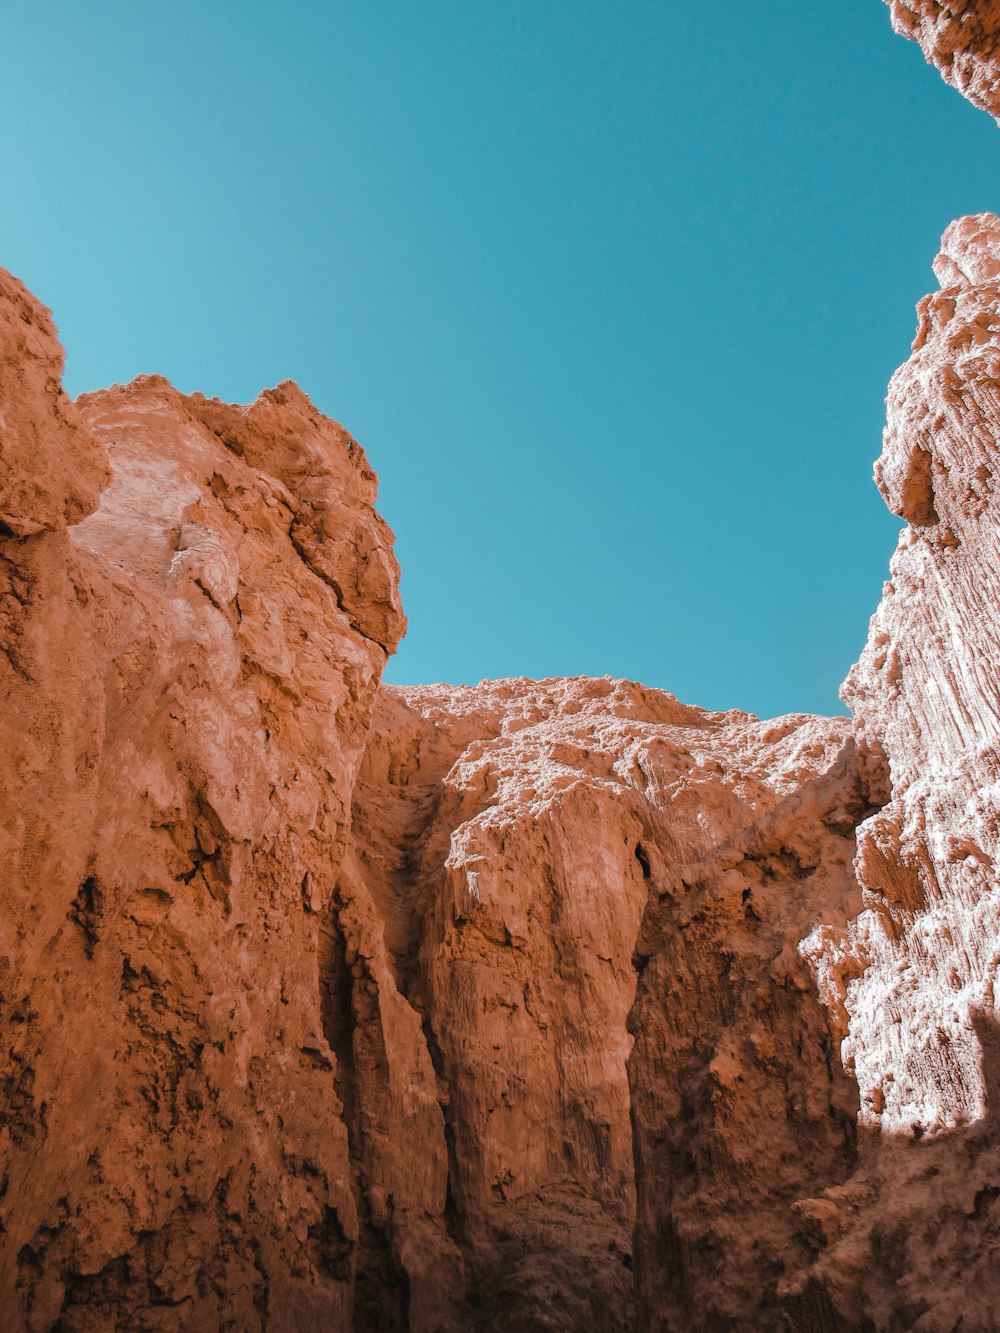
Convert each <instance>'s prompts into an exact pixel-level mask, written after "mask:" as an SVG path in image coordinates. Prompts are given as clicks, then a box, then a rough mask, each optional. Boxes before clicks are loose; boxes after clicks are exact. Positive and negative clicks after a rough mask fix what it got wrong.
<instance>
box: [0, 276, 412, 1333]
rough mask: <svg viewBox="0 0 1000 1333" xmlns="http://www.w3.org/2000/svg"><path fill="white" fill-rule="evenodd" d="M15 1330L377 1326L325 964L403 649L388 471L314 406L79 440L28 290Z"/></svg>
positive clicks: (7, 326)
mask: <svg viewBox="0 0 1000 1333" xmlns="http://www.w3.org/2000/svg"><path fill="white" fill-rule="evenodd" d="M0 338H2V347H0V376H2V378H0V412H2V415H3V421H4V425H3V437H2V458H3V467H2V487H0V489H2V505H3V533H4V536H3V539H2V540H0V581H2V582H0V608H2V610H0V646H2V649H3V651H2V653H0V690H2V697H3V708H2V712H0V731H2V735H3V748H4V759H5V762H4V765H3V769H2V776H0V807H2V810H3V824H2V834H0V848H2V864H3V894H2V898H0V978H2V981H0V1002H2V1007H3V1017H2V1023H3V1033H4V1043H3V1049H2V1053H0V1080H2V1082H0V1088H2V1101H0V1164H2V1177H0V1309H2V1310H3V1311H4V1315H3V1323H4V1326H5V1327H6V1328H10V1329H15V1328H28V1329H48V1328H52V1327H55V1326H58V1327H60V1328H64V1329H96V1328H101V1329H104V1328H108V1329H110V1328H125V1327H127V1328H130V1329H160V1328H162V1329H168V1328H169V1329H176V1328H178V1327H187V1328H199V1329H201V1328H205V1329H207V1328H233V1329H236V1328H239V1329H241V1330H244V1329H251V1328H254V1327H262V1326H263V1325H264V1323H265V1322H266V1321H267V1319H268V1317H269V1315H268V1312H271V1317H272V1318H273V1314H274V1312H276V1311H280V1312H281V1319H282V1320H283V1321H284V1326H285V1327H289V1328H303V1329H304V1328H307V1327H317V1326H319V1325H320V1324H323V1325H324V1326H334V1327H336V1326H344V1327H346V1326H347V1325H348V1324H349V1322H350V1310H351V1305H352V1295H353V1257H352V1256H353V1250H354V1243H355V1240H356V1237H357V1227H358V1219H357V1215H356V1210H355V1205H354V1199H353V1195H352V1193H351V1176H350V1165H349V1155H348V1146H347V1135H346V1131H345V1129H344V1125H343V1122H342V1120H341V1118H340V1115H339V1110H338V1106H337V1102H336V1096H335V1094H334V1093H333V1091H332V1079H333V1063H332V1057H331V1054H330V1051H329V1048H328V1047H327V1044H326V1040H325V1038H324V1035H323V1030H322V1022H321V1016H320V1006H319V977H318V973H317V962H316V959H317V941H318V936H319V929H320V923H321V921H322V919H323V913H324V912H325V911H326V909H327V904H328V901H329V899H330V895H331V894H332V892H333V888H334V885H335V882H336V877H337V873H338V866H339V863H340V860H341V857H342V855H343V851H344V848H345V845H346V839H347V832H348V825H349V812H350V803H351V796H352V791H353V786H354V776H355V772H356V770H357V767H358V764H359V763H360V760H361V754H362V748H363V745H364V742H365V737H366V733H367V728H368V720H369V716H370V713H371V709H372V705H373V702H374V699H375V691H376V687H377V685H378V682H379V678H380V674H381V670H382V667H383V665H384V662H385V659H386V655H387V652H388V651H389V650H390V649H391V648H392V647H393V646H394V644H395V642H396V639H397V638H398V636H399V634H400V632H401V630H402V626H403V622H402V617H401V613H400V610H399V602H398V596H397V592H396V568H395V563H394V560H393V558H392V554H391V547H390V540H391V539H390V535H389V534H388V532H387V530H386V529H385V527H384V525H383V524H382V522H381V520H380V519H378V517H377V516H376V515H375V513H374V511H373V509H372V502H373V501H374V497H375V478H374V475H373V473H372V472H371V470H370V469H369V468H368V466H367V463H366V462H365V458H364V454H363V453H362V451H361V449H360V447H359V446H358V445H357V444H356V443H355V442H354V441H353V440H351V438H350V437H349V436H348V435H347V434H346V432H344V431H342V430H341V429H340V428H339V427H337V426H335V425H334V424H333V423H332V422H329V421H327V420H325V419H324V418H323V417H321V416H320V415H319V413H317V412H316V410H315V409H314V408H313V407H312V406H311V404H310V403H309V401H308V399H307V398H306V397H305V395H304V394H302V393H301V392H300V391H299V390H298V389H296V388H295V386H293V385H282V386H280V387H279V388H278V389H275V390H273V391H270V392H267V393H264V394H262V395H261V397H260V398H259V399H258V400H257V402H256V403H254V404H253V405H252V406H251V407H249V408H234V407H228V406H225V405H223V404H220V403H216V402H211V401H206V400H205V399H202V398H199V397H197V396H194V397H185V396H184V395H182V394H180V393H177V392H176V391H175V390H173V389H172V388H171V387H170V386H169V385H168V384H167V383H166V382H165V381H164V380H161V379H156V378H153V379H146V380H140V381H137V382H136V383H135V384H133V385H130V386H128V387H127V388H116V389H112V390H110V391H108V392H107V393H100V394H94V395H92V396H89V397H87V398H86V399H84V400H83V401H82V402H81V403H80V405H79V407H78V408H75V407H74V406H73V404H71V403H70V402H69V401H68V399H67V398H66V397H65V395H64V394H63V392H62V390H61V387H60V383H59V372H60V369H61V352H60V350H59V347H58V344H57V342H56V340H55V334H54V330H53V327H52V324H51V320H50V318H49V315H48V312H47V311H45V310H44V309H43V308H42V307H41V306H40V305H39V304H38V303H37V302H36V301H35V300H34V299H33V298H31V297H30V296H29V295H28V293H27V292H26V291H25V290H24V288H23V287H22V286H21V285H20V284H19V283H17V282H16V281H15V280H14V279H12V278H10V277H9V276H6V275H4V276H3V277H2V279H0Z"/></svg>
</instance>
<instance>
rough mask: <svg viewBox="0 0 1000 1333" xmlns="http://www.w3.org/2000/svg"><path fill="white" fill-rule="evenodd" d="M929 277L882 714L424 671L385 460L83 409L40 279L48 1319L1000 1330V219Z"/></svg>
mask: <svg viewBox="0 0 1000 1333" xmlns="http://www.w3.org/2000/svg"><path fill="white" fill-rule="evenodd" d="M892 8H893V18H894V22H895V23H896V25H897V26H898V27H900V28H901V29H903V30H905V31H907V32H908V33H909V35H912V36H915V37H917V38H918V39H919V40H920V41H921V42H922V44H923V45H924V47H925V50H926V51H927V52H928V54H929V56H930V57H931V58H932V59H934V60H935V61H936V62H937V63H939V64H940V65H941V66H942V68H943V72H944V73H945V74H946V77H949V78H951V79H952V81H953V82H956V83H957V84H958V86H959V87H960V88H962V89H963V91H966V92H967V93H968V94H969V95H970V96H971V97H972V98H973V100H976V101H977V102H979V104H981V105H984V106H986V107H987V109H989V110H991V111H993V112H994V113H996V112H997V110H998V109H1000V108H998V105H997V104H996V94H995V92H994V89H995V87H996V85H997V80H996V78H995V75H994V69H995V61H994V53H995V52H996V51H997V49H998V47H1000V43H998V41H997V32H998V30H1000V18H998V17H996V16H995V10H997V9H1000V7H997V6H993V5H987V4H979V5H972V6H960V7H958V6H950V5H944V4H939V3H921V2H920V0H895V2H894V3H893V6H892ZM935 273H936V274H937V277H938V279H939V281H940V283H941V290H940V291H939V292H937V293H935V294H934V295H933V296H931V297H928V298H925V300H924V301H923V302H922V303H921V305H920V307H919V311H918V314H919V328H918V332H917V338H916V341H915V343H914V351H913V356H912V357H911V359H910V360H909V361H908V362H907V364H906V365H905V366H904V367H903V368H902V369H901V370H900V371H899V372H898V373H897V375H896V376H895V377H894V379H893V382H892V385H891V386H890V393H889V404H888V424H887V429H886V435H885V445H884V450H883V454H882V457H881V459H880V460H879V463H878V465H877V480H878V483H879V485H880V487H881V489H882V492H883V494H884V496H885V498H886V501H887V503H888V504H889V506H890V508H891V509H892V510H893V511H894V512H895V513H897V514H899V516H900V517H901V519H902V520H903V521H904V523H905V526H904V528H903V532H902V535H901V538H900V543H899V548H898V550H897V552H896V555H895V556H894V558H893V562H892V568H891V580H890V582H889V583H887V584H886V588H885V593H884V596H883V600H882V603H881V606H880V607H879V609H878V611H877V612H876V614H875V616H874V617H873V620H872V624H871V631H870V634H869V640H868V644H867V646H866V648H865V651H864V653H863V655H862V658H861V661H860V662H859V663H858V665H857V666H856V667H855V668H854V670H853V671H852V673H851V676H850V679H849V680H848V682H847V685H846V686H845V698H846V699H847V701H848V703H849V704H850V706H851V708H852V711H853V713H854V721H853V722H850V721H848V720H846V719H843V718H833V719H819V718H808V717H801V716H793V717H787V718H781V719H776V720H774V721H770V722H761V721H758V720H757V719H756V718H753V717H750V716H748V715H746V714H742V713H736V712H732V713H727V714H713V713H707V712H705V711H703V710H700V709H697V708H693V707H688V706H685V705H683V704H681V703H679V702H678V701H677V700H676V699H674V698H673V697H672V696H670V695H668V694H665V693H662V692H660V691H655V690H646V689H643V688H642V687H640V686H638V685H633V684H629V683H627V682H622V681H612V680H583V679H577V680H568V681H547V682H533V681H525V680H512V681H498V682H492V683H484V684H483V685H481V686H479V687H477V688H475V689H467V688H450V687H446V686H434V687H421V688H413V689H390V688H387V687H382V688H380V686H379V679H380V674H381V670H382V667H383V665H384V662H385V660H386V656H387V654H388V653H389V652H391V651H392V649H393V648H394V646H395V644H396V642H397V640H398V638H399V635H400V633H401V632H402V629H403V619H402V614H401V611H400V607H399V600H398V592H397V574H398V571H397V568H396V565H395V561H394V559H393V557H392V553H391V544H390V543H391V535H390V534H389V533H388V531H387V530H386V528H385V526H384V524H383V523H382V522H381V520H380V519H379V518H378V516H377V515H376V514H375V512H374V509H373V507H372V506H373V504H374V500H375V478H374V475H373V473H372V472H371V471H370V469H369V468H368V466H367V463H366V461H365V457H364V454H363V453H362V451H361V449H360V447H359V446H358V445H357V444H356V443H355V442H354V441H353V440H352V439H351V438H350V437H349V436H348V435H347V434H346V432H344V431H343V430H341V428H340V427H338V426H336V425H335V424H334V423H332V422H330V421H329V420H327V419H326V418H324V417H322V416H321V415H320V414H319V413H317V412H316V411H315V409H314V408H313V407H312V405H311V404H310V402H309V400H308V399H307V398H306V397H305V395H304V394H302V393H301V391H300V390H298V389H297V388H296V387H295V386H294V385H290V384H286V385H282V386H279V388H277V389H275V390H271V391H268V392H265V393H264V394H262V395H261V397H260V398H259V399H258V400H257V401H256V402H255V403H254V404H252V405H251V406H250V407H247V408H241V407H232V406H228V405H226V404H222V403H219V402H217V401H214V400H206V399H203V398H201V397H200V396H197V395H193V396H185V395H182V394H180V393H178V392H176V391H175V390H174V389H172V388H171V387H170V386H169V385H168V384H167V383H166V382H165V381H163V380H161V379H157V378H151V379H143V380H139V381H136V382H135V383H134V384H132V385H129V386H127V387H124V388H122V387H116V388H114V389H112V390H109V391H107V392H105V393H100V394H94V395H89V396H87V397H86V398H84V399H82V400H81V401H80V403H78V404H76V405H74V404H72V403H71V402H69V400H68V399H67V398H66V396H65V394H64V393H63V392H62V389H61V386H60V374H61V352H60V349H59V347H58V343H57V341H56V336H55V331H54V328H53V326H52V323H51V320H50V318H49V315H48V313H47V312H46V311H45V310H44V309H43V308H42V307H41V306H40V305H39V304H38V302H36V301H35V300H34V299H33V298H32V297H31V296H30V295H29V294H28V293H27V292H26V291H25V290H24V288H23V287H22V286H21V285H20V284H19V283H18V282H17V281H16V280H15V279H13V278H10V277H9V276H8V275H5V274H0V649H2V652H0V695H2V699H3V709H2V712H0V730H2V734H3V741H4V747H5V760H6V762H5V764H4V765H3V769H2V776H0V812H2V821H0V852H2V857H0V866H2V887H3V894H2V897H0V1015H2V1017H0V1023H2V1030H3V1035H4V1041H3V1043H2V1045H0V1311H2V1318H0V1326H2V1327H3V1328H4V1329H6V1328H10V1329H11V1330H22V1329H23V1330H32V1331H34V1330H45V1329H56V1328H58V1329H61V1330H67V1331H70V1333H74V1331H77V1330H79V1331H81V1333H82V1331H84V1330H86V1331H88V1333H89V1331H90V1330H111V1329H120V1328H127V1329H130V1330H131V1329H135V1330H174V1329H189V1330H214V1329H231V1330H263V1329H269V1330H276V1331H277V1333H284V1330H296V1331H297V1330H311V1329H319V1328H324V1329H332V1330H340V1329H343V1330H349V1329H356V1330H381V1329H397V1328H398V1329H406V1328H410V1329H412V1330H415V1333H431V1331H432V1330H451V1331H452V1333H458V1331H459V1330H472V1329H480V1330H511V1331H513V1330H527V1329H548V1330H566V1333H569V1331H570V1330H587V1329H593V1330H605V1329H607V1330H615V1329H618V1330H630V1329H633V1328H635V1329H642V1330H681V1329H684V1330H687V1329H692V1330H720V1329H762V1330H771V1329H774V1330H778V1329H793V1330H812V1329H829V1330H845V1331H846V1330H856V1329H873V1330H880V1331H881V1330H885V1331H886V1333H889V1331H890V1330H902V1329H919V1330H922V1331H923V1333H938V1331H940V1333H945V1331H946V1330H954V1329H959V1328H960V1329H962V1330H963V1333H975V1331H976V1330H991V1329H996V1328H1000V1281H998V1279H997V1277H996V1257H997V1253H998V1248H1000V1203H998V1200H1000V1138H998V1132H997V1107H998V1104H1000V1103H998V1097H1000V1038H998V1035H997V1033H998V1029H997V1003H998V997H997V986H998V970H1000V930H998V922H1000V887H998V882H997V871H996V867H997V863H998V860H1000V846H998V841H1000V804H998V802H1000V796H998V793H1000V754H998V744H1000V628H998V624H1000V622H998V618H997V611H996V598H997V594H996V589H997V588H998V587H1000V530H998V527H1000V508H998V504H1000V502H998V500H997V496H996V491H995V473H996V459H997V452H998V447H1000V446H998V441H1000V387H998V386H1000V220H998V219H997V218H996V217H994V216H993V215H992V214H983V215H979V216H977V217H975V218H967V219H962V220H960V221H959V222H957V223H954V224H953V225H952V226H951V227H950V228H949V229H948V231H947V232H946V234H945V237H944V240H943V242H942V252H941V254H940V255H939V257H938V259H937V261H936V262H935Z"/></svg>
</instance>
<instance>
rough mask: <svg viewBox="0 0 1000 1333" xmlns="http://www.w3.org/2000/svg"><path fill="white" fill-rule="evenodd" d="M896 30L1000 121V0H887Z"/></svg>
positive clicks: (943, 74)
mask: <svg viewBox="0 0 1000 1333" xmlns="http://www.w3.org/2000/svg"><path fill="white" fill-rule="evenodd" d="M886 4H888V6H889V8H890V10H891V11H892V26H893V27H894V28H895V30H896V31H897V32H898V33H901V34H902V35H903V36H904V37H910V38H912V40H913V41H916V42H919V43H920V47H921V49H922V50H923V53H924V55H925V56H926V57H927V60H928V61H929V63H930V64H932V65H935V66H936V67H937V69H938V70H939V71H940V73H941V76H942V78H944V79H945V80H947V82H948V83H950V84H951V85H952V87H954V88H957V89H958V91H959V92H960V93H962V94H963V95H964V96H966V97H967V98H968V99H969V101H970V102H973V103H974V104H975V105H976V106H978V107H982V108H983V110H984V111H988V112H989V113H990V115H991V116H993V117H994V119H996V120H997V121H998V122H1000V3H998V0H969V2H968V3H953V0H886Z"/></svg>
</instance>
